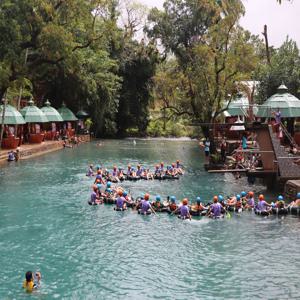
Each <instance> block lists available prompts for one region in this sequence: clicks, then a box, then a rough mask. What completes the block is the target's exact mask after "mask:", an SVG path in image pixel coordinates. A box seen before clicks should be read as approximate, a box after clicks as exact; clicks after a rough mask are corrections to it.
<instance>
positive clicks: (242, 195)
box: [241, 191, 247, 207]
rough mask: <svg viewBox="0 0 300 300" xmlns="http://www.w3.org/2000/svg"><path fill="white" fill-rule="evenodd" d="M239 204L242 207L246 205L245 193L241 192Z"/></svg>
mask: <svg viewBox="0 0 300 300" xmlns="http://www.w3.org/2000/svg"><path fill="white" fill-rule="evenodd" d="M241 202H242V206H243V207H244V206H245V205H246V204H247V193H246V192H245V191H242V192H241Z"/></svg>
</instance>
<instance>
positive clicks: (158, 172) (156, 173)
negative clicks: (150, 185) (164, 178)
mask: <svg viewBox="0 0 300 300" xmlns="http://www.w3.org/2000/svg"><path fill="white" fill-rule="evenodd" d="M154 175H157V176H159V175H160V169H159V165H156V166H155V170H154Z"/></svg>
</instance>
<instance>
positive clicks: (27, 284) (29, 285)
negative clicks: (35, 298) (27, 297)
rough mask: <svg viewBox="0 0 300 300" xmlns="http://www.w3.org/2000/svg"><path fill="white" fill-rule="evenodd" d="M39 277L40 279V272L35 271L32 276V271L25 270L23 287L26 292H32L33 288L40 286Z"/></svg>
mask: <svg viewBox="0 0 300 300" xmlns="http://www.w3.org/2000/svg"><path fill="white" fill-rule="evenodd" d="M34 279H35V280H34ZM40 279H41V273H40V272H36V273H35V278H34V276H33V274H32V272H31V271H27V272H26V274H25V280H24V281H23V288H24V289H26V291H27V292H32V291H33V290H34V289H37V288H38V287H40Z"/></svg>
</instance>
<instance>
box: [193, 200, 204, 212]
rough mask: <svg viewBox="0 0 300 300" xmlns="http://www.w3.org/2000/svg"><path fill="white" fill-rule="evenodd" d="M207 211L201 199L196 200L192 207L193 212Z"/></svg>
mask: <svg viewBox="0 0 300 300" xmlns="http://www.w3.org/2000/svg"><path fill="white" fill-rule="evenodd" d="M204 209H205V207H204V206H203V205H202V202H201V198H200V197H197V198H196V204H194V205H193V206H192V210H193V211H196V212H201V211H203V210H204Z"/></svg>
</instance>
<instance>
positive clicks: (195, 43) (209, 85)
mask: <svg viewBox="0 0 300 300" xmlns="http://www.w3.org/2000/svg"><path fill="white" fill-rule="evenodd" d="M243 13H244V8H243V5H242V3H241V2H240V1H238V0H236V1H210V0H206V1H201V2H199V1H196V0H187V1H177V0H167V1H165V3H164V11H163V12H160V11H158V10H157V9H154V10H152V11H151V13H150V16H149V21H151V23H152V24H151V25H150V26H148V28H146V30H147V32H148V34H149V36H150V37H151V38H154V39H160V40H161V42H162V43H163V46H164V47H165V51H166V54H168V53H170V52H171V53H174V54H175V56H176V58H177V60H178V65H179V67H180V68H181V71H182V72H183V74H184V76H185V78H186V80H187V82H188V85H187V90H186V93H187V95H188V99H189V100H190V101H189V108H188V109H187V107H186V103H184V106H185V107H184V109H183V110H178V112H177V113H178V114H183V113H186V115H187V116H189V115H192V116H193V117H194V119H195V120H196V121H197V122H200V123H201V124H203V126H202V129H203V132H204V134H205V135H206V136H207V135H208V132H209V127H208V126H207V125H205V124H207V123H213V122H214V121H215V119H216V118H217V117H218V116H219V115H220V113H222V112H223V111H224V100H229V101H230V100H231V98H232V97H233V96H234V94H235V93H236V91H237V84H236V83H237V82H239V81H240V80H246V79H250V77H251V75H252V72H253V70H254V69H255V66H256V63H257V52H256V48H255V43H253V40H254V39H253V37H252V36H251V34H250V33H249V32H248V31H245V30H243V29H242V28H241V27H240V26H239V25H238V20H239V18H240V17H241V16H242V15H243ZM228 95H230V96H229V97H228Z"/></svg>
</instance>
